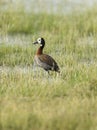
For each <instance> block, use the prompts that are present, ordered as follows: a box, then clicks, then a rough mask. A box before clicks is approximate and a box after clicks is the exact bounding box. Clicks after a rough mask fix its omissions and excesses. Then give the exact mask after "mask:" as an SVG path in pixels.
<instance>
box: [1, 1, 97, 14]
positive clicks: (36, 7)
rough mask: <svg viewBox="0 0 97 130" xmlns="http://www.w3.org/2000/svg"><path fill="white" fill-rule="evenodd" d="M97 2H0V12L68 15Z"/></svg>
mask: <svg viewBox="0 0 97 130" xmlns="http://www.w3.org/2000/svg"><path fill="white" fill-rule="evenodd" d="M96 3H97V0H0V6H1V7H0V10H2V11H6V10H8V9H10V10H13V11H21V10H23V11H25V12H35V13H40V12H46V13H69V12H71V11H72V10H76V11H82V10H85V9H86V8H87V7H88V8H91V7H92V6H93V5H94V4H96Z"/></svg>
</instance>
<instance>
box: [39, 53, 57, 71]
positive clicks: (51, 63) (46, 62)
mask: <svg viewBox="0 0 97 130" xmlns="http://www.w3.org/2000/svg"><path fill="white" fill-rule="evenodd" d="M38 59H39V61H40V63H41V65H42V66H43V67H44V69H47V70H49V69H50V70H54V71H59V67H58V65H57V63H56V61H55V60H54V59H53V58H52V57H51V56H49V55H46V54H42V55H39V56H38Z"/></svg>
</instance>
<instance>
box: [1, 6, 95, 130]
mask: <svg viewBox="0 0 97 130" xmlns="http://www.w3.org/2000/svg"><path fill="white" fill-rule="evenodd" d="M9 36H10V37H11V38H13V39H14V37H17V43H16V44H14V43H13V44H12V43H11V44H10V39H8V38H9ZM2 37H3V38H4V37H5V38H7V39H8V43H6V40H2V41H1V43H0V130H97V9H96V8H95V7H93V8H92V9H90V10H87V11H85V12H73V13H71V14H66V15H64V16H63V15H54V14H46V13H44V14H43V13H42V14H34V13H29V14H26V13H24V12H23V11H21V12H12V11H7V12H0V38H1V39H2ZM18 37H19V38H20V40H18ZM22 37H23V39H22ZM38 37H44V38H45V40H46V46H45V49H44V52H45V53H47V54H49V55H51V56H52V57H54V59H55V60H56V61H57V62H58V64H59V66H60V70H61V74H60V75H55V73H53V72H51V75H50V76H48V75H47V74H46V73H45V72H44V70H42V69H38V71H37V70H35V69H34V68H33V66H32V65H33V57H34V54H35V51H36V50H37V48H38V46H34V45H33V44H32V42H33V41H34V40H35V39H37V38H38ZM27 40H28V42H27V44H26V43H25V44H24V41H27ZM13 42H14V40H13Z"/></svg>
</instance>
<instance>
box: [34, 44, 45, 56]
mask: <svg viewBox="0 0 97 130" xmlns="http://www.w3.org/2000/svg"><path fill="white" fill-rule="evenodd" d="M43 48H44V46H40V47H39V48H38V50H37V52H36V55H41V54H43Z"/></svg>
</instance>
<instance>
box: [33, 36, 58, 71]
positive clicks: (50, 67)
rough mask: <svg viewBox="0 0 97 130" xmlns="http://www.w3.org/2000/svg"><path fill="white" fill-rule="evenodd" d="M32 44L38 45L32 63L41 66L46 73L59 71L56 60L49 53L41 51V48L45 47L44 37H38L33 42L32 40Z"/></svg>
mask: <svg viewBox="0 0 97 130" xmlns="http://www.w3.org/2000/svg"><path fill="white" fill-rule="evenodd" d="M33 44H39V45H40V47H39V48H38V50H37V51H36V54H35V57H34V64H35V65H37V66H38V67H41V68H43V69H44V70H45V71H47V72H48V73H49V71H55V72H58V73H60V69H59V66H58V64H57V62H56V61H55V60H54V59H53V58H52V57H51V56H50V55H47V54H44V53H43V49H44V47H45V40H44V38H42V37H40V38H38V39H37V40H36V41H35V42H33Z"/></svg>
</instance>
